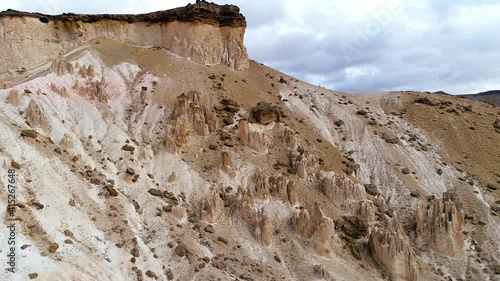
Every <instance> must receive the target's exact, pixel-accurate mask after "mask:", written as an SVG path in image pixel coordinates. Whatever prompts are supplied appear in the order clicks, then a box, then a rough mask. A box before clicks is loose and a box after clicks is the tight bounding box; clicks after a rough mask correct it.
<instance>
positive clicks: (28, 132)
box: [21, 130, 38, 139]
mask: <svg viewBox="0 0 500 281" xmlns="http://www.w3.org/2000/svg"><path fill="white" fill-rule="evenodd" d="M37 136H38V133H37V131H35V130H22V131H21V137H23V138H32V139H36V137H37Z"/></svg>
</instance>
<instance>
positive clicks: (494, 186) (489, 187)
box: [486, 183, 498, 190]
mask: <svg viewBox="0 0 500 281" xmlns="http://www.w3.org/2000/svg"><path fill="white" fill-rule="evenodd" d="M486 187H487V188H488V189H491V190H498V186H497V185H496V184H494V183H489V184H488V185H487V186H486Z"/></svg>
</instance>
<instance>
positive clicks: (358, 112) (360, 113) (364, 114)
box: [356, 109, 368, 116]
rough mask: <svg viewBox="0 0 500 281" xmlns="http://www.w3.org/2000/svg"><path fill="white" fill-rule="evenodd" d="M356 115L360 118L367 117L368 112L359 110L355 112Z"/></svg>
mask: <svg viewBox="0 0 500 281" xmlns="http://www.w3.org/2000/svg"><path fill="white" fill-rule="evenodd" d="M356 114H357V115H361V116H367V115H368V111H366V110H364V109H360V110H358V111H356Z"/></svg>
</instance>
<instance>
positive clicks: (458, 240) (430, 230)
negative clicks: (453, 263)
mask: <svg viewBox="0 0 500 281" xmlns="http://www.w3.org/2000/svg"><path fill="white" fill-rule="evenodd" d="M416 221H417V229H416V232H417V237H418V238H419V239H422V240H423V241H425V242H427V243H429V245H430V246H431V247H432V249H433V250H435V251H437V252H440V253H442V254H445V255H448V256H452V257H453V256H456V255H457V254H458V253H460V252H461V251H462V248H463V245H464V237H463V234H462V228H463V227H464V223H465V221H464V212H463V211H462V203H461V202H460V200H459V199H458V197H457V195H456V194H455V193H454V192H453V191H447V192H445V193H444V194H443V198H442V199H437V198H435V197H432V198H430V200H429V201H428V202H425V203H424V204H423V205H422V206H420V207H419V209H418V210H417V214H416Z"/></svg>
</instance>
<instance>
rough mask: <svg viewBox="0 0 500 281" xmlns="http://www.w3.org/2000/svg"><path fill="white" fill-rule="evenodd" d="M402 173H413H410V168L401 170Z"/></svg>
mask: <svg viewBox="0 0 500 281" xmlns="http://www.w3.org/2000/svg"><path fill="white" fill-rule="evenodd" d="M401 173H403V175H409V174H410V173H411V171H410V169H408V168H403V169H402V170H401Z"/></svg>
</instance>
